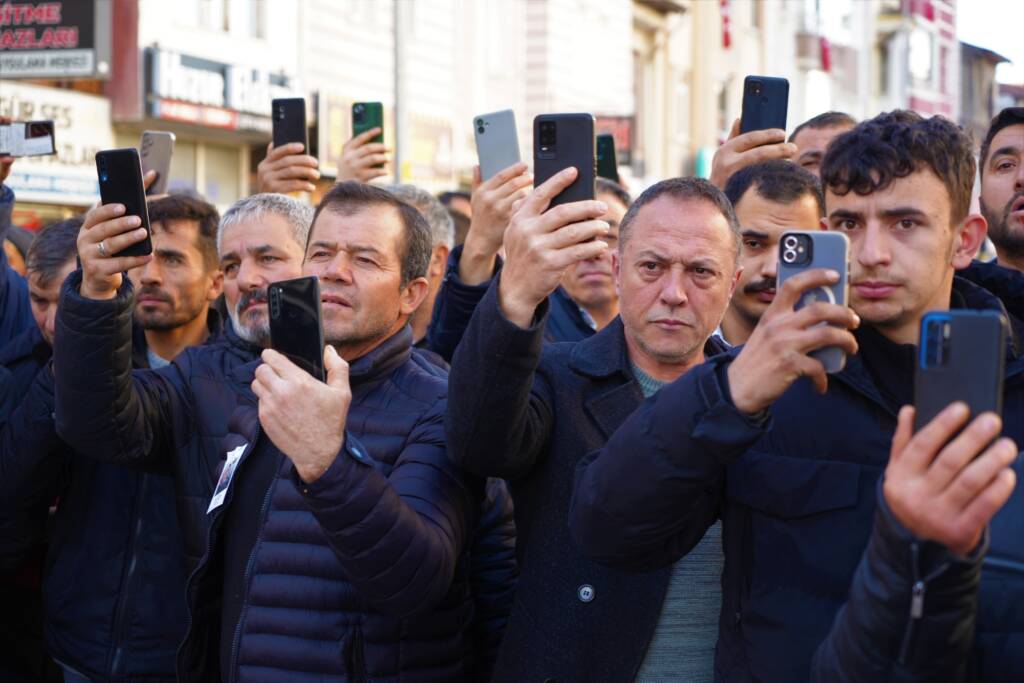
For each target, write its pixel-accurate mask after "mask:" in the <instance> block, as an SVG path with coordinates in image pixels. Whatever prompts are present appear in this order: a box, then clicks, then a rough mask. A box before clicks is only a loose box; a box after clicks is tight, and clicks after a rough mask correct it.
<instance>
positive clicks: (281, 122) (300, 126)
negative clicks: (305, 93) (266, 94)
mask: <svg viewBox="0 0 1024 683" xmlns="http://www.w3.org/2000/svg"><path fill="white" fill-rule="evenodd" d="M270 108H271V113H272V115H273V122H274V123H273V125H274V147H281V146H282V145H287V144H288V143H289V142H301V143H302V144H303V146H304V148H305V150H306V151H305V153H306V154H309V138H308V135H307V133H306V100H305V99H303V98H301V97H285V98H281V99H276V100H273V101H272V102H271V104H270Z"/></svg>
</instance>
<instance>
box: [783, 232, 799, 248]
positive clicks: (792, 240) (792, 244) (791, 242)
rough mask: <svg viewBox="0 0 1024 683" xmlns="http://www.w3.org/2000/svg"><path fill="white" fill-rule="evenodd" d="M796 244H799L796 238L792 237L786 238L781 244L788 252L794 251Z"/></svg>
mask: <svg viewBox="0 0 1024 683" xmlns="http://www.w3.org/2000/svg"><path fill="white" fill-rule="evenodd" d="M798 244H799V242H798V241H797V239H796V237H793V236H792V235H790V236H789V237H787V238H786V240H785V242H783V246H785V247H786V249H790V250H792V249H796V247H797V245H798Z"/></svg>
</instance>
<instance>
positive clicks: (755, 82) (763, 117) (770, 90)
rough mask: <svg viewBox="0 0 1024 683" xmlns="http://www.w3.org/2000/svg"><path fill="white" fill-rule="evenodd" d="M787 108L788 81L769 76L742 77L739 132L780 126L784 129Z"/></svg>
mask: <svg viewBox="0 0 1024 683" xmlns="http://www.w3.org/2000/svg"><path fill="white" fill-rule="evenodd" d="M788 109H789V81H787V80H786V79H785V78H772V77H771V76H747V77H746V78H745V79H743V114H742V115H741V117H740V133H749V132H750V131H752V130H766V129H768V128H781V129H782V130H786V113H787V110H788Z"/></svg>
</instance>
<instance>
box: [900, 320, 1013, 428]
mask: <svg viewBox="0 0 1024 683" xmlns="http://www.w3.org/2000/svg"><path fill="white" fill-rule="evenodd" d="M1006 338H1007V323H1006V318H1004V317H1003V316H1002V315H1001V314H999V313H997V312H995V311H969V310H952V311H933V312H931V313H927V314H926V315H925V316H924V318H922V320H921V342H920V345H919V346H918V361H917V371H916V372H915V374H914V406H915V407H916V409H917V410H916V411H915V415H914V428H915V430H916V429H921V428H922V427H924V426H925V425H927V424H928V423H929V422H931V421H932V420H933V419H934V418H935V416H936V415H938V414H939V413H940V412H942V411H943V410H945V409H946V407H947V406H948V405H949V404H950V403H953V402H954V401H963V402H964V403H966V404H967V405H968V407H969V408H970V409H971V416H972V417H975V416H977V415H980V414H981V413H983V412H986V411H992V412H994V413H996V414H998V415H1002V414H1003V372H1004V365H1005V358H1006Z"/></svg>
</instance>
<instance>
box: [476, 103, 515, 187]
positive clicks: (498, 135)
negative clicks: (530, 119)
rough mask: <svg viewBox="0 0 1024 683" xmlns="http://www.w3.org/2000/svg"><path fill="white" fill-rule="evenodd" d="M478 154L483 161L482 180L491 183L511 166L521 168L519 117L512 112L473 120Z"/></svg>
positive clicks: (481, 166) (503, 112) (498, 112)
mask: <svg viewBox="0 0 1024 683" xmlns="http://www.w3.org/2000/svg"><path fill="white" fill-rule="evenodd" d="M473 133H474V134H475V135H476V153H477V156H478V157H479V159H480V180H482V181H487V180H490V179H491V178H492V177H494V175H495V174H496V173H498V172H500V171H503V170H504V169H506V168H508V167H509V166H514V165H515V164H518V163H519V162H520V161H521V160H522V157H521V156H520V155H519V134H518V133H517V132H516V115H515V114H514V113H513V112H512V110H511V109H504V110H502V111H496V112H492V113H490V114H480V115H479V116H476V117H474V118H473Z"/></svg>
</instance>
